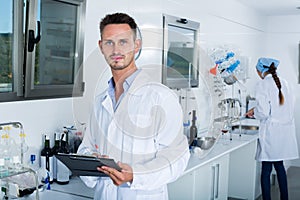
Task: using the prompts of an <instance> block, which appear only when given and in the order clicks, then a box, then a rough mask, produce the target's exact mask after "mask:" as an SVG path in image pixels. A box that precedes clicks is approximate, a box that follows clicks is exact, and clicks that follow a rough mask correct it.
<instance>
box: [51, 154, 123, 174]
mask: <svg viewBox="0 0 300 200" xmlns="http://www.w3.org/2000/svg"><path fill="white" fill-rule="evenodd" d="M55 157H56V158H57V159H59V160H60V161H61V162H63V163H64V164H65V165H66V166H67V167H68V168H69V169H70V170H71V171H72V174H73V175H75V176H107V175H106V174H104V173H103V172H99V171H98V170H97V167H101V166H108V167H112V168H114V169H116V170H118V171H121V168H120V167H119V165H117V163H116V162H115V161H114V159H111V158H97V157H95V156H89V155H81V154H64V153H58V154H57V155H55Z"/></svg>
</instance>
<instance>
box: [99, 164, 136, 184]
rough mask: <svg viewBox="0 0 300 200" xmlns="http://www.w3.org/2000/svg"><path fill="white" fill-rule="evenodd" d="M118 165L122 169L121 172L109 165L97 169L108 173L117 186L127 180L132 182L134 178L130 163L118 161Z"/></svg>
mask: <svg viewBox="0 0 300 200" xmlns="http://www.w3.org/2000/svg"><path fill="white" fill-rule="evenodd" d="M118 165H119V166H120V167H121V169H122V170H121V171H120V172H119V171H118V170H116V169H114V168H111V167H108V166H102V167H98V168H97V170H98V171H100V172H103V173H105V174H107V175H108V176H109V177H110V178H111V180H112V181H113V183H114V184H115V185H116V186H119V185H122V184H123V183H126V182H130V183H131V182H132V180H133V173H132V168H131V167H130V166H129V165H127V164H125V163H121V162H118Z"/></svg>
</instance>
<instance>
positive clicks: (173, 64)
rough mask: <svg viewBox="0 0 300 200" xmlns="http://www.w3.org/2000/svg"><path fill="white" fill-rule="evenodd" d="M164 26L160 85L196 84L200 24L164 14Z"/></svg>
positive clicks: (178, 86)
mask: <svg viewBox="0 0 300 200" xmlns="http://www.w3.org/2000/svg"><path fill="white" fill-rule="evenodd" d="M163 28H164V31H163V39H164V41H163V71H162V82H163V84H165V85H166V86H168V87H170V88H172V89H178V88H192V87H198V85H199V51H200V49H199V35H200V31H199V28H200V23H198V22H195V21H192V20H188V19H183V18H178V17H175V16H170V15H166V14H164V15H163Z"/></svg>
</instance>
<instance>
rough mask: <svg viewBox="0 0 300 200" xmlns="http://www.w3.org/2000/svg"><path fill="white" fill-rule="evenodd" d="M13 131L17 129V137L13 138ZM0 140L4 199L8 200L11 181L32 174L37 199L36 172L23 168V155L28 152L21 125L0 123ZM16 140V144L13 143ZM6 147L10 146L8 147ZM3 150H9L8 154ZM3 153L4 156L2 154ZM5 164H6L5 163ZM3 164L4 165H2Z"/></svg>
mask: <svg viewBox="0 0 300 200" xmlns="http://www.w3.org/2000/svg"><path fill="white" fill-rule="evenodd" d="M12 128H14V129H19V130H20V131H19V137H17V138H16V137H13V136H14V135H12V134H11V133H10V131H11V130H12ZM0 130H1V138H0V140H1V141H0V146H1V147H0V148H1V154H0V155H1V157H0V168H1V174H0V179H1V183H2V184H1V189H2V191H5V196H4V198H6V199H8V196H9V193H10V189H9V187H10V186H11V185H13V184H12V181H16V180H17V179H18V178H17V177H21V176H28V173H29V174H33V179H34V181H35V191H36V199H37V200H38V199H39V190H38V187H39V181H38V176H37V173H36V171H34V170H33V169H31V168H29V167H27V166H25V163H24V154H25V153H26V151H27V150H28V146H27V144H26V141H25V136H26V134H25V133H24V129H23V125H22V124H21V123H20V122H7V123H0ZM14 139H16V140H17V141H18V142H15V141H14ZM7 145H10V147H8V146H7ZM3 148H4V149H5V148H6V150H9V151H8V152H4V151H2V150H3ZM3 153H4V154H3ZM5 162H6V163H5ZM3 163H4V165H3Z"/></svg>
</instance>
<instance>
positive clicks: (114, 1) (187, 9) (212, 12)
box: [0, 0, 299, 147]
mask: <svg viewBox="0 0 300 200" xmlns="http://www.w3.org/2000/svg"><path fill="white" fill-rule="evenodd" d="M112 12H126V13H128V14H130V15H132V16H133V17H134V18H135V19H136V21H137V23H138V24H139V26H140V27H141V28H142V31H143V35H144V38H143V41H144V47H143V52H142V55H141V57H140V59H139V60H138V64H139V65H140V66H148V65H154V66H158V65H160V64H161V50H162V14H163V13H165V14H169V15H175V16H178V17H183V18H187V19H191V20H194V21H198V22H200V31H201V35H200V47H201V48H202V51H203V52H204V54H205V51H206V50H207V49H208V48H209V47H210V46H213V45H222V44H233V45H236V46H237V47H238V48H239V50H240V52H241V54H243V55H245V56H247V57H249V58H250V66H255V62H256V60H257V58H258V57H259V56H261V55H263V54H264V53H265V52H266V51H265V49H266V46H265V45H264V43H265V36H266V34H265V27H267V23H274V22H272V20H269V21H267V18H266V17H263V16H260V15H259V14H258V13H256V12H254V11H253V10H251V9H249V8H247V7H245V6H243V5H241V4H240V3H238V2H236V1H235V0H228V1H220V0H212V1H204V0H200V1H199V0H186V1H181V0H152V1H146V0H124V1H118V0H110V1H99V0H87V11H86V27H85V34H86V35H85V44H84V48H85V49H84V52H85V53H84V67H85V69H84V80H85V82H86V91H85V95H84V97H82V98H76V99H74V101H73V99H71V98H65V99H52V100H39V101H24V102H11V103H0V112H1V115H0V122H7V121H12V120H13V121H20V122H22V123H23V125H24V127H25V131H26V132H27V133H28V139H29V141H30V144H31V145H32V146H36V147H40V145H41V137H40V136H41V134H43V133H53V132H54V131H55V130H56V129H57V128H58V127H61V126H62V125H65V124H72V123H75V121H77V120H78V121H80V122H86V120H87V117H88V113H89V110H90V103H91V102H92V99H93V97H94V95H95V93H97V91H99V90H101V88H103V86H104V85H105V84H106V81H107V78H108V77H109V75H110V72H109V70H108V68H107V67H106V63H105V61H104V59H103V57H102V55H101V54H100V52H99V50H98V46H97V45H98V40H99V22H100V20H101V18H103V17H104V15H105V14H107V13H112ZM292 21H293V20H289V21H285V22H282V23H281V24H286V22H292ZM294 21H295V23H296V21H297V20H294ZM298 21H299V20H298ZM294 26H295V27H296V25H294ZM278 35H279V34H277V35H276V34H273V36H272V37H274V40H275V36H276V37H279V36H278ZM294 36H295V35H294ZM282 39H283V38H282ZM285 39H286V38H285ZM294 39H295V42H296V43H295V45H296V44H298V41H296V36H295V37H294ZM286 42H288V41H286ZM290 42H291V43H292V41H290ZM277 44H278V43H277ZM280 45H282V44H281V43H280V44H278V46H276V47H277V48H276V49H277V52H282V53H278V54H280V55H283V54H284V53H285V52H287V51H285V50H287V49H288V48H290V47H289V45H291V44H287V43H286V44H285V45H284V47H280V48H279V46H280ZM295 48H296V47H295ZM292 51H293V50H292V48H290V49H289V52H292ZM269 53H270V54H272V53H273V52H271V51H270V52H269ZM288 55H289V56H292V57H296V55H295V54H293V53H292V54H287V55H286V56H285V57H284V59H283V60H286V61H284V62H286V63H287V65H288V67H291V68H292V69H291V70H292V71H293V72H295V73H296V65H295V64H294V63H296V61H294V60H295V59H296V58H289V56H288ZM203 60H205V59H203ZM291 60H293V62H292V61H291ZM200 67H201V69H200V70H201V71H203V73H205V71H207V70H206V69H209V68H210V67H211V66H210V63H209V62H206V61H205V62H202V66H200ZM155 70H157V77H158V79H160V74H159V73H160V69H155ZM207 75H208V74H204V76H207ZM249 76H250V77H251V79H249V80H248V81H247V82H246V85H247V87H248V88H249V90H247V91H246V92H247V93H251V92H252V91H251V90H252V87H253V84H254V83H255V82H256V76H257V75H256V74H255V70H254V69H253V70H252V69H250V70H249ZM252 77H253V78H252ZM293 79H294V82H296V81H295V77H293ZM99 86H100V87H99ZM194 93H195V95H197V97H198V99H199V101H198V102H199V104H198V109H199V116H198V117H199V121H200V125H199V126H200V128H202V127H206V126H207V124H208V123H209V122H208V121H207V119H208V117H207V116H208V115H210V109H209V108H208V107H207V100H205V98H203V96H201V91H198V90H195V91H194ZM298 99H299V98H298ZM298 109H299V108H298ZM73 116H75V117H74V118H73ZM298 117H299V116H298Z"/></svg>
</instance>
